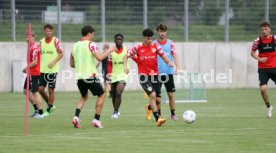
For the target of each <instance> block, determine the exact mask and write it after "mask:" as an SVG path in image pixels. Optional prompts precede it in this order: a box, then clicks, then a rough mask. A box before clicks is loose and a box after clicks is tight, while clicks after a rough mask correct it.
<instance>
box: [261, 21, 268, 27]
mask: <svg viewBox="0 0 276 153" xmlns="http://www.w3.org/2000/svg"><path fill="white" fill-rule="evenodd" d="M261 27H270V23H269V22H266V21H265V22H263V23H261V24H260V28H261Z"/></svg>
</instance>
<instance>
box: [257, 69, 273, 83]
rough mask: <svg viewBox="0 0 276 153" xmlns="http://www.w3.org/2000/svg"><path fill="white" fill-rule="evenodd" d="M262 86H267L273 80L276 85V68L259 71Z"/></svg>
mask: <svg viewBox="0 0 276 153" xmlns="http://www.w3.org/2000/svg"><path fill="white" fill-rule="evenodd" d="M258 73H259V81H260V86H262V85H266V84H267V82H268V80H269V79H271V80H273V81H274V83H275V84H276V68H268V69H258Z"/></svg>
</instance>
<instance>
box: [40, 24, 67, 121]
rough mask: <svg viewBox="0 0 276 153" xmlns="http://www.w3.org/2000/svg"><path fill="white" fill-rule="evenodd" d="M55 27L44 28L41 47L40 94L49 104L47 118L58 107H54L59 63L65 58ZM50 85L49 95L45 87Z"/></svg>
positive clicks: (45, 114)
mask: <svg viewBox="0 0 276 153" xmlns="http://www.w3.org/2000/svg"><path fill="white" fill-rule="evenodd" d="M53 29H54V27H53V26H52V25H51V24H46V25H45V26H44V34H45V38H43V39H41V40H40V46H41V67H40V72H41V74H40V78H39V93H40V94H41V96H42V97H43V99H44V100H45V101H46V102H47V104H48V108H47V111H46V112H45V113H44V116H45V117H47V116H49V114H50V113H51V112H53V111H54V110H55V109H56V107H55V106H54V105H53V104H54V100H55V86H56V77H57V73H58V71H59V61H60V59H61V58H62V57H63V50H62V48H61V44H60V41H59V39H58V38H56V37H54V36H53ZM47 84H48V94H49V95H48V94H47V93H46V92H45V87H46V86H47Z"/></svg>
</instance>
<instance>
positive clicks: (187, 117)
mask: <svg viewBox="0 0 276 153" xmlns="http://www.w3.org/2000/svg"><path fill="white" fill-rule="evenodd" d="M183 120H184V122H185V123H187V124H192V123H194V122H195V120H196V114H195V112H194V111H192V110H187V111H185V112H184V113H183Z"/></svg>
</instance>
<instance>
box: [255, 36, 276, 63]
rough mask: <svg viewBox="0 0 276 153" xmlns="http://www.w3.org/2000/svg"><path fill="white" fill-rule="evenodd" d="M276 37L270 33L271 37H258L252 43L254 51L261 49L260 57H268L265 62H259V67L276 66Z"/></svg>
mask: <svg viewBox="0 0 276 153" xmlns="http://www.w3.org/2000/svg"><path fill="white" fill-rule="evenodd" d="M275 44H276V37H275V35H270V37H269V38H265V37H258V38H256V39H255V41H254V43H253V45H252V51H253V52H256V51H257V50H258V51H259V54H258V56H259V57H266V58H267V61H266V62H265V63H262V62H258V68H276V51H275Z"/></svg>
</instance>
